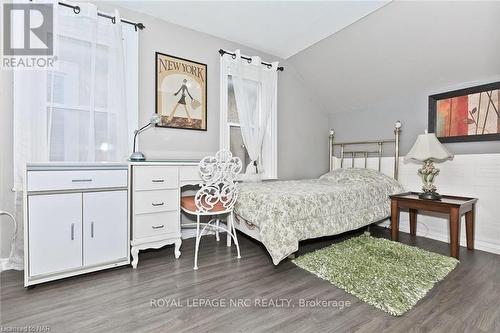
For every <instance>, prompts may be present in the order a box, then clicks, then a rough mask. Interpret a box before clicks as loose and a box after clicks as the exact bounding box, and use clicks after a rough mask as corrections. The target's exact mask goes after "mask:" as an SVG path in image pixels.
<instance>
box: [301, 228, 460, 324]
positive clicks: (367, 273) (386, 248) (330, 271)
mask: <svg viewBox="0 0 500 333" xmlns="http://www.w3.org/2000/svg"><path fill="white" fill-rule="evenodd" d="M293 263H295V264H296V265H297V266H299V267H301V268H303V269H305V270H307V271H309V272H311V273H313V274H315V275H317V276H318V277H320V278H322V279H325V280H327V281H329V282H331V283H332V284H334V285H336V286H337V287H339V288H342V289H344V290H345V291H347V292H348V293H350V294H352V295H354V296H356V297H358V298H359V299H361V300H362V301H364V302H366V303H368V304H371V305H373V306H374V307H376V308H378V309H380V310H383V311H385V312H388V313H390V314H391V315H394V316H400V315H402V314H404V313H405V312H406V311H408V310H410V309H411V308H412V307H413V306H415V304H417V302H418V301H419V300H420V299H421V298H423V297H424V296H425V295H426V294H427V292H428V291H429V290H431V289H432V287H433V286H434V284H435V283H436V282H438V281H440V280H442V279H443V278H444V277H445V276H446V275H448V273H449V272H451V271H452V270H453V269H454V268H455V266H456V265H457V264H458V260H457V259H455V258H452V257H446V256H443V255H441V254H437V253H432V252H428V251H425V250H422V249H419V248H416V247H413V246H408V245H405V244H402V243H397V242H393V241H390V240H387V239H383V238H374V237H371V236H367V235H362V236H359V237H355V238H351V239H349V240H346V241H344V242H342V243H338V244H334V245H331V246H329V247H326V248H323V249H320V250H317V251H314V252H311V253H307V254H305V255H303V256H300V257H298V258H297V259H295V260H293Z"/></svg>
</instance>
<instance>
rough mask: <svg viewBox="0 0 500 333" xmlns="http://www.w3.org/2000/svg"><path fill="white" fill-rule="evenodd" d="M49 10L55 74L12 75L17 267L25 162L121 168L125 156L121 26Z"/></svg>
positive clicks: (88, 11)
mask: <svg viewBox="0 0 500 333" xmlns="http://www.w3.org/2000/svg"><path fill="white" fill-rule="evenodd" d="M79 6H80V8H81V12H80V13H79V14H75V13H74V12H73V10H72V9H70V8H66V7H63V6H56V7H55V14H56V15H57V20H56V21H55V22H56V24H57V26H56V27H55V29H54V30H55V38H56V39H57V41H56V43H57V44H56V56H57V60H56V62H55V67H54V68H53V69H47V70H29V71H22V70H18V71H15V72H14V188H13V190H14V191H15V193H16V195H15V197H16V202H15V205H16V214H15V215H16V220H17V221H18V224H19V225H20V226H21V228H19V232H18V237H17V242H16V249H15V251H14V255H13V256H11V258H10V262H11V263H12V265H11V266H12V267H18V266H19V263H22V258H23V250H22V247H23V246H22V244H23V239H22V234H23V233H22V190H23V188H22V179H23V170H24V165H25V164H26V163H27V162H46V161H72V162H78V161H81V162H94V161H124V160H126V158H127V156H128V153H129V151H130V149H129V133H128V125H127V122H128V112H127V106H126V104H125V101H126V96H125V63H124V47H123V32H122V22H121V20H120V15H119V13H118V11H115V12H114V13H113V14H112V15H113V16H114V17H115V20H113V21H112V20H110V19H108V18H103V17H100V16H98V15H97V7H96V6H95V5H93V4H90V3H84V4H79Z"/></svg>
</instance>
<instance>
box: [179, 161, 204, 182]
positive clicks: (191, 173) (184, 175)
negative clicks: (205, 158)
mask: <svg viewBox="0 0 500 333" xmlns="http://www.w3.org/2000/svg"><path fill="white" fill-rule="evenodd" d="M179 179H180V181H181V183H193V184H196V183H200V182H201V177H200V167H199V166H197V165H195V166H186V167H182V168H180V169H179Z"/></svg>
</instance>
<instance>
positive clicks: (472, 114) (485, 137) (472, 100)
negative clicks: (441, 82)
mask: <svg viewBox="0 0 500 333" xmlns="http://www.w3.org/2000/svg"><path fill="white" fill-rule="evenodd" d="M483 98H484V99H483ZM482 99H483V100H484V101H485V102H483V103H487V104H486V108H485V106H484V104H481V103H482ZM477 100H479V103H478V104H477V103H476V101H477ZM453 101H456V102H457V103H458V105H462V107H460V108H461V109H462V110H461V111H460V112H461V114H460V115H459V116H458V117H457V115H456V114H453V112H455V111H456V110H458V109H459V107H455V108H453ZM447 103H449V115H448V116H447V115H446V114H445V113H446V110H445V109H446V107H448V104H447ZM465 104H467V105H465ZM499 104H500V81H499V82H493V83H488V84H483V85H478V86H474V87H469V88H464V89H458V90H453V91H449V92H445V93H440V94H435V95H431V96H429V119H428V126H429V127H428V129H429V132H430V133H436V136H437V138H438V139H439V141H441V142H443V143H450V142H472V141H495V140H500V105H499ZM474 105H476V106H475V107H473V108H472V109H470V107H472V106H474ZM455 106H457V104H455ZM464 108H466V109H464ZM483 111H484V112H483ZM464 112H465V114H464ZM482 114H484V115H483V116H484V117H485V119H484V120H481V118H480V117H481V115H482ZM491 114H493V115H494V116H493V117H494V118H493V119H492V118H491V116H490V115H491ZM464 116H465V118H463V117H464ZM488 116H490V121H489V122H488V123H487V121H488ZM477 117H479V118H477ZM495 119H496V121H497V127H496V133H495V132H493V131H491V128H492V125H493V127H494V122H495ZM443 120H446V121H447V122H448V121H449V124H446V125H443ZM481 121H482V123H481ZM463 122H465V123H466V124H465V125H464V124H463ZM457 124H458V125H457ZM454 125H456V126H454ZM487 125H488V126H489V129H490V130H487ZM464 126H466V127H465V128H464ZM457 127H460V129H458V130H457ZM446 132H448V133H446ZM452 132H454V133H452ZM465 132H467V133H465ZM470 132H474V133H473V134H470ZM485 132H489V133H485Z"/></svg>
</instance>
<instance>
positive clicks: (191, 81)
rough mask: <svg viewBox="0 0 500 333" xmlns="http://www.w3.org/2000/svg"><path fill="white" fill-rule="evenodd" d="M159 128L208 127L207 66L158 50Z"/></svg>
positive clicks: (156, 78)
mask: <svg viewBox="0 0 500 333" xmlns="http://www.w3.org/2000/svg"><path fill="white" fill-rule="evenodd" d="M155 57H156V59H155V60H156V65H155V71H156V75H155V84H156V113H157V114H159V115H160V116H161V120H160V122H159V123H158V124H157V125H156V126H158V127H168V128H181V129H190V130H199V131H206V130H207V65H205V64H202V63H199V62H195V61H191V60H187V59H183V58H178V57H174V56H171V55H167V54H163V53H159V52H156V55H155Z"/></svg>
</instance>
